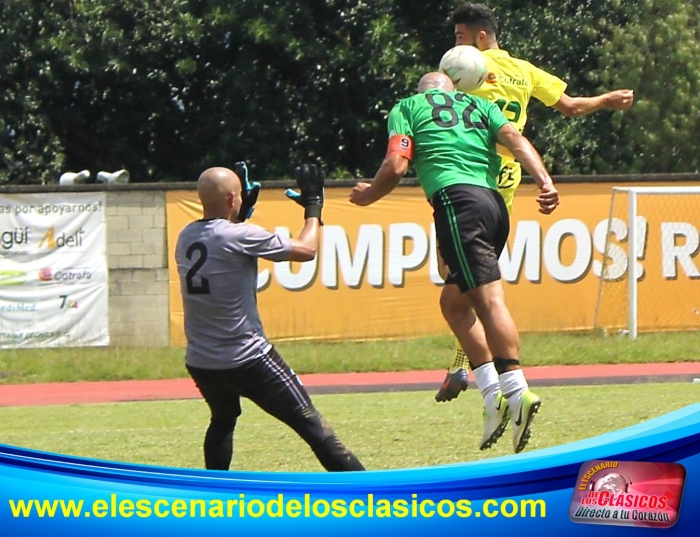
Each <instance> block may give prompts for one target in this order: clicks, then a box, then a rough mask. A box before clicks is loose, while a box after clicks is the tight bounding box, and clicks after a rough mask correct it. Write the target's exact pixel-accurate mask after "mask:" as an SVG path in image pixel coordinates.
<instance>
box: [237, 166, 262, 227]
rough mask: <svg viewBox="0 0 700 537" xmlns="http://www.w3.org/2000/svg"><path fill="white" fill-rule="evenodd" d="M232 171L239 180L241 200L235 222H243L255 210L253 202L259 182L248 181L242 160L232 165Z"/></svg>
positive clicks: (256, 196)
mask: <svg viewBox="0 0 700 537" xmlns="http://www.w3.org/2000/svg"><path fill="white" fill-rule="evenodd" d="M233 171H234V172H235V173H236V175H237V176H238V177H239V179H240V180H241V199H242V200H243V203H242V204H241V208H240V209H239V210H238V216H237V217H236V222H244V221H245V220H247V219H248V218H250V217H251V215H252V214H253V211H254V210H255V209H254V208H253V206H254V205H255V202H256V201H258V195H259V194H260V183H251V182H250V181H248V166H247V165H246V163H245V162H243V161H241V162H236V163H235V164H234V165H233Z"/></svg>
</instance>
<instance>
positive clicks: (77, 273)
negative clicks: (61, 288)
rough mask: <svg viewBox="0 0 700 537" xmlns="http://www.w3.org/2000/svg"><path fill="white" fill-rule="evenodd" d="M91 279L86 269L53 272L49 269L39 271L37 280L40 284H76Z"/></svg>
mask: <svg viewBox="0 0 700 537" xmlns="http://www.w3.org/2000/svg"><path fill="white" fill-rule="evenodd" d="M91 279H92V271H91V270H88V269H81V268H79V269H63V270H56V271H54V270H53V268H51V267H44V268H42V269H39V280H40V281H42V282H60V283H76V282H86V281H89V280H91Z"/></svg>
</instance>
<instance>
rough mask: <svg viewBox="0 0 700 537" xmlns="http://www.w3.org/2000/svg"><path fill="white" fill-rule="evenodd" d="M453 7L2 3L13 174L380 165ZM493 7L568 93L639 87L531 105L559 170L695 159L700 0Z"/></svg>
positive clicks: (43, 177)
mask: <svg viewBox="0 0 700 537" xmlns="http://www.w3.org/2000/svg"><path fill="white" fill-rule="evenodd" d="M454 3H455V2H454V1H447V0H439V1H435V2H429V3H427V2H418V1H416V0H377V1H375V2H360V1H358V0H309V1H307V2H288V1H284V0H265V1H263V0H238V1H236V2H230V1H228V0H209V1H206V2H204V1H202V0H124V1H122V2H112V1H108V0H3V2H2V4H0V16H1V18H2V21H3V23H2V25H1V26H0V55H1V56H2V58H3V61H2V62H0V118H1V119H2V124H1V125H0V183H1V182H6V181H12V182H16V183H27V182H44V183H45V182H52V181H56V180H57V178H58V176H59V175H60V173H62V172H63V171H66V170H74V171H77V170H80V169H84V168H87V169H90V170H92V171H93V174H94V173H95V172H97V171H99V170H108V171H112V170H116V169H119V168H122V167H125V168H127V169H129V170H130V171H131V174H132V177H133V178H134V180H136V181H171V180H180V181H181V180H194V179H195V178H196V177H197V176H198V174H199V172H200V171H201V170H202V169H203V168H204V167H207V166H211V165H227V164H231V163H233V162H235V161H236V160H240V159H246V160H248V161H249V162H250V163H251V167H252V174H253V175H254V177H255V178H256V179H272V178H278V177H283V176H290V175H291V172H292V170H293V168H294V165H295V164H296V163H297V162H298V161H301V160H308V159H318V160H320V161H321V162H323V163H324V164H325V165H326V166H327V167H328V169H329V171H330V173H329V176H331V177H347V176H348V175H351V176H355V177H357V176H371V175H372V174H373V173H374V171H375V169H376V167H377V165H378V164H379V162H380V161H381V158H382V156H383V153H384V150H385V143H386V132H385V117H386V114H387V112H388V110H389V109H390V108H391V106H392V105H393V104H394V103H395V102H396V101H397V100H398V99H399V98H402V97H404V96H406V95H408V94H409V93H410V92H411V91H412V90H413V88H414V87H415V84H416V82H417V80H418V78H419V76H420V74H422V73H423V72H425V71H427V70H429V69H431V68H434V66H435V65H436V64H437V62H438V60H439V58H440V56H441V54H442V53H443V52H444V51H445V50H446V49H447V48H449V47H450V46H451V45H452V43H453V38H452V28H451V27H450V26H449V25H448V24H447V23H446V19H447V17H448V15H449V14H450V11H451V9H452V7H453V6H454ZM490 4H491V5H492V6H493V7H494V8H495V9H496V11H497V15H498V17H499V19H500V22H501V27H502V33H501V44H502V46H503V47H504V48H506V49H507V50H509V51H510V52H511V53H513V54H514V55H517V56H521V57H524V58H526V59H529V60H531V61H532V62H533V63H535V64H536V65H540V66H541V67H543V68H545V69H547V70H549V71H551V72H552V73H554V74H556V75H558V76H560V77H561V78H563V79H564V80H566V81H567V82H568V83H569V86H568V90H567V91H568V92H569V94H571V95H591V94H595V93H599V92H601V91H604V90H608V89H613V88H616V87H631V88H633V89H635V90H636V92H637V98H638V103H637V104H636V105H635V107H633V109H632V110H631V111H629V112H625V113H607V112H602V113H598V114H594V115H591V116H588V117H585V118H580V119H575V120H571V119H568V118H564V117H563V116H561V115H560V114H558V113H557V112H555V111H552V110H548V109H546V108H545V107H543V106H539V105H533V107H532V110H531V111H530V118H531V119H530V124H529V128H528V130H527V131H526V134H527V135H528V136H530V137H531V138H532V139H533V141H534V143H535V145H536V146H537V147H538V149H540V151H541V152H542V153H543V155H544V157H545V160H546V162H547V163H548V164H549V165H550V167H551V168H552V169H553V171H554V172H555V173H560V174H561V173H605V172H617V173H619V172H627V171H629V172H637V171H643V172H650V171H665V172H672V171H678V172H680V171H694V170H697V169H698V161H699V159H700V156H698V154H697V152H696V151H694V149H693V141H694V140H696V139H697V135H698V128H699V127H698V122H697V120H696V118H697V117H698V106H699V105H698V104H697V101H696V100H695V95H696V94H697V91H698V84H699V78H700V69H698V67H699V65H698V62H699V61H700V60H698V57H699V55H698V52H699V50H698V49H699V48H700V45H699V44H698V43H700V39H698V37H700V36H698V27H699V26H698V23H699V22H700V21H699V18H700V7H698V6H697V4H696V3H692V2H686V3H683V2H681V1H680V0H662V1H658V2H657V1H654V2H651V1H649V0H637V1H634V2H622V1H621V0H612V1H610V0H562V1H561V2H556V3H550V2H545V1H543V0H531V1H528V2H516V1H514V0H494V1H493V2H491V3H490Z"/></svg>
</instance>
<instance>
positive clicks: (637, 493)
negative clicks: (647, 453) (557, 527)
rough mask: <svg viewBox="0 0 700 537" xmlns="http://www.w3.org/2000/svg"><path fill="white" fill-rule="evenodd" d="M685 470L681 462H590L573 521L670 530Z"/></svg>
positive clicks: (577, 493) (578, 490)
mask: <svg viewBox="0 0 700 537" xmlns="http://www.w3.org/2000/svg"><path fill="white" fill-rule="evenodd" d="M684 485H685V468H683V466H681V465H680V464H677V463H664V462H632V461H589V462H586V463H584V464H583V465H582V466H581V470H580V471H579V475H578V481H577V486H576V488H575V489H574V494H573V496H572V498H571V505H570V506H569V518H570V519H571V520H572V521H573V522H578V523H582V524H606V525H611V526H636V527H643V528H670V527H671V526H673V525H674V524H675V523H676V521H677V520H678V510H679V508H680V504H681V496H682V494H683V486H684Z"/></svg>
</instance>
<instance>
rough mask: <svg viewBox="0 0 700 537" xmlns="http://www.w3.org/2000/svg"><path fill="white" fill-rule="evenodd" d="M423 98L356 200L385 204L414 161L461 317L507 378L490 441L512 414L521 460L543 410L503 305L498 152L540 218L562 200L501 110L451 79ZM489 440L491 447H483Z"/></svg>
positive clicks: (409, 102)
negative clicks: (513, 161)
mask: <svg viewBox="0 0 700 537" xmlns="http://www.w3.org/2000/svg"><path fill="white" fill-rule="evenodd" d="M418 91H419V93H418V94H416V95H413V96H411V97H408V98H406V99H403V100H402V101H400V102H399V103H398V104H397V105H396V106H394V108H393V109H392V110H391V112H390V113H389V120H388V129H389V146H388V151H387V155H386V157H385V159H384V161H383V163H382V165H381V167H380V168H379V170H378V171H377V174H376V175H375V177H374V181H372V183H365V182H360V183H358V184H357V185H355V187H354V188H353V190H352V193H351V195H350V201H351V202H352V203H354V204H356V205H360V206H366V205H370V204H371V203H374V202H375V201H377V200H379V199H380V198H382V197H384V196H386V195H387V194H389V193H390V192H391V191H392V190H393V189H394V188H395V187H396V185H397V184H398V183H399V180H400V179H401V177H403V175H404V174H405V173H406V171H407V170H408V166H409V164H410V162H411V161H413V163H414V166H415V169H416V172H417V175H418V180H419V182H420V184H421V186H422V187H423V190H424V191H425V195H426V197H427V198H428V202H429V203H430V204H431V206H432V207H433V219H434V221H435V231H436V237H437V241H438V244H439V249H440V255H441V257H442V258H443V259H444V260H445V263H446V264H447V266H448V268H449V269H450V273H451V274H452V275H453V276H454V281H455V283H456V284H457V286H458V288H459V290H460V297H461V300H463V301H464V304H465V308H467V309H469V311H474V312H475V316H474V319H473V321H474V323H476V322H477V318H478V323H479V326H480V327H483V330H484V334H485V338H486V340H487V341H488V345H487V346H486V348H487V349H488V350H487V355H488V357H489V359H490V357H491V356H493V357H494V358H493V361H494V362H496V363H497V364H498V367H499V369H500V370H501V371H502V374H501V375H500V376H499V377H498V380H499V382H500V385H499V386H497V387H496V388H495V389H493V390H491V391H490V392H489V393H487V394H485V397H486V399H487V400H488V401H489V407H491V406H492V407H493V408H496V409H498V411H497V412H494V413H492V422H493V423H491V425H492V431H491V433H490V436H491V435H496V436H497V437H500V436H501V435H502V434H503V429H505V426H506V424H507V421H506V420H507V417H508V413H506V412H505V411H502V410H501V409H504V408H506V407H507V408H509V409H510V415H511V416H512V417H513V431H514V436H513V447H514V449H515V451H516V452H520V451H521V450H522V449H523V448H524V447H525V446H526V444H527V442H528V440H529V437H530V426H531V424H532V419H533V417H534V415H535V414H536V413H537V411H538V409H539V407H540V404H541V401H540V398H539V397H537V395H535V394H534V393H533V392H532V391H530V390H529V389H528V384H527V381H526V380H525V375H524V374H523V371H522V369H521V368H520V360H519V346H520V343H519V336H518V330H517V328H516V326H515V323H514V322H513V318H512V317H511V315H510V312H509V311H508V308H507V307H506V304H505V300H504V295H503V285H502V283H501V274H500V270H499V267H498V257H499V256H500V254H501V252H502V250H503V248H504V246H505V244H506V240H507V239H508V233H509V230H510V219H509V216H508V210H507V209H506V205H505V202H504V201H503V198H502V196H501V195H500V194H499V193H498V187H497V184H496V178H497V175H498V172H499V169H500V157H499V156H498V153H497V152H496V143H499V144H501V145H503V146H505V147H507V148H508V149H509V151H511V152H512V153H513V155H515V156H516V158H517V159H518V160H519V161H520V162H521V163H522V164H523V166H524V167H525V169H526V170H527V171H528V173H530V175H531V176H532V177H533V178H534V179H535V181H536V183H537V185H538V186H539V188H540V194H539V196H538V198H537V202H538V203H539V206H540V211H541V212H542V213H544V214H549V213H551V212H552V211H553V210H554V209H555V208H556V207H557V205H558V204H559V194H558V192H557V190H556V189H555V188H554V185H553V183H552V179H551V177H550V176H549V174H548V173H547V170H546V168H545V166H544V164H543V163H542V159H541V158H540V156H539V154H538V153H537V151H536V150H535V148H534V147H532V145H531V144H530V142H528V141H527V139H526V138H525V137H523V136H522V135H521V134H520V133H519V132H518V131H517V130H516V129H515V128H514V127H513V126H512V125H511V124H510V122H509V121H508V120H507V119H506V117H505V116H504V115H503V112H501V110H500V109H499V108H498V107H497V106H496V105H495V104H493V103H490V102H488V101H486V100H485V99H482V98H480V97H474V96H472V95H467V94H465V93H462V92H458V91H454V86H453V85H452V82H451V81H450V79H449V78H448V77H447V76H446V75H444V74H441V73H428V74H427V75H425V76H423V78H421V80H420V83H419V85H418ZM452 328H453V332H455V336H457V337H458V338H459V339H460V341H462V338H461V334H460V333H458V332H457V331H456V330H455V329H454V327H452ZM467 343H468V342H467V341H466V340H465V341H464V344H467ZM501 394H503V395H501ZM504 416H505V417H504ZM495 419H497V420H498V422H494V421H493V420H495ZM491 441H492V440H491V439H490V438H485V439H484V440H482V444H483V443H488V442H491Z"/></svg>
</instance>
